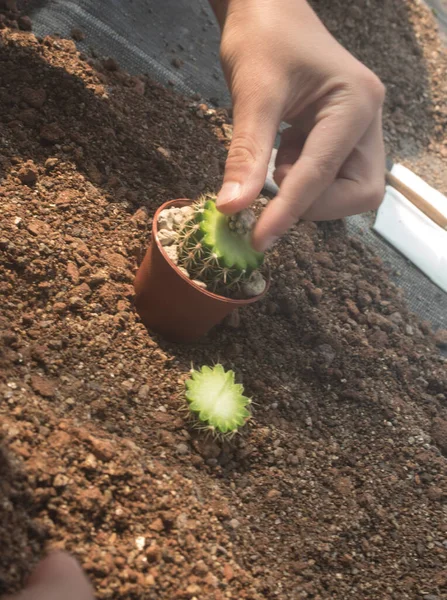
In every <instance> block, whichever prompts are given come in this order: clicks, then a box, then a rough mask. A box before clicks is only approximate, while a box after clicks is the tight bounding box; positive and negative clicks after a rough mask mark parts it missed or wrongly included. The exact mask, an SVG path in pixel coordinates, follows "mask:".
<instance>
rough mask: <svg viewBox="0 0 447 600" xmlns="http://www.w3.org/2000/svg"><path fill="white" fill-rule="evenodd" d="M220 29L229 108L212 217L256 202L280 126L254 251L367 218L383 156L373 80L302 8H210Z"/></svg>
mask: <svg viewBox="0 0 447 600" xmlns="http://www.w3.org/2000/svg"><path fill="white" fill-rule="evenodd" d="M210 1H211V4H212V5H213V8H214V10H215V12H216V15H217V17H218V20H219V21H220V23H221V26H222V27H223V31H222V42H221V60H222V65H223V69H224V72H225V76H226V78H227V82H228V85H229V88H230V91H231V95H232V99H233V123H234V126H233V138H232V142H231V146H230V150H229V154H228V159H227V163H226V168H225V176H224V184H223V187H222V189H221V191H220V193H219V195H218V198H217V205H218V207H219V209H220V210H221V211H222V212H224V213H226V214H232V213H234V212H237V211H239V210H241V209H243V208H245V207H247V206H248V205H249V204H251V203H252V202H253V201H254V200H255V199H256V198H257V196H258V195H259V193H260V191H261V189H262V187H263V185H264V181H265V177H266V174H267V167H268V163H269V160H270V156H271V151H272V148H273V144H274V140H275V136H276V133H277V131H278V128H279V124H280V122H281V121H286V122H287V123H289V124H290V126H291V127H290V128H288V129H287V130H286V131H285V132H284V133H283V134H282V138H281V143H280V146H279V150H278V154H277V158H276V170H275V174H274V177H275V181H276V183H277V184H278V185H279V186H280V189H279V192H278V194H277V196H276V197H275V198H274V199H273V200H272V201H271V202H270V203H269V204H268V205H267V207H266V208H265V210H264V211H263V213H262V215H261V217H260V219H259V222H258V224H257V226H256V228H255V230H254V232H253V245H254V247H255V248H256V249H257V250H264V249H266V248H267V247H268V246H270V245H271V244H272V243H273V242H274V241H275V239H277V238H278V237H279V236H280V235H282V234H283V233H285V232H286V231H287V230H288V229H289V228H290V227H291V226H292V225H293V224H294V223H296V222H297V221H298V220H299V219H307V220H315V221H318V220H330V219H339V218H342V217H345V216H348V215H351V214H357V213H360V212H364V211H367V210H370V209H373V208H377V207H378V206H379V204H380V202H381V200H382V198H383V193H384V169H385V156H384V147H383V139H382V123H381V112H382V104H383V100H384V87H383V85H382V83H381V82H380V80H379V79H378V78H377V77H376V76H375V75H374V74H373V73H372V72H371V71H369V70H368V69H367V68H366V67H365V66H364V65H362V64H361V63H360V62H359V61H357V60H356V59H355V58H354V57H353V56H352V55H351V54H349V52H348V51H347V50H345V49H344V48H343V47H342V46H341V45H340V44H339V43H338V42H337V41H336V40H335V39H334V38H333V37H332V36H331V35H330V33H329V32H328V31H327V30H326V29H325V27H324V26H323V24H322V23H321V21H320V20H319V19H318V17H317V15H316V14H315V13H314V12H313V10H312V9H311V8H310V6H309V5H308V4H307V2H306V1H305V0H244V1H241V0H210Z"/></svg>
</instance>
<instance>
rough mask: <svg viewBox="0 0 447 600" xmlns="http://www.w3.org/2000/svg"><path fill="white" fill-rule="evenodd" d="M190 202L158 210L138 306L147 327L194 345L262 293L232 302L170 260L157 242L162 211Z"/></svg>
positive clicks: (141, 277) (140, 277) (139, 274)
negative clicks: (203, 285)
mask: <svg viewBox="0 0 447 600" xmlns="http://www.w3.org/2000/svg"><path fill="white" fill-rule="evenodd" d="M188 204H191V201H190V200H186V199H179V200H171V201H170V202H166V203H165V204H163V205H162V206H160V208H159V209H158V210H157V212H156V213H155V216H154V220H153V224H152V241H151V244H150V246H149V247H148V249H147V251H146V255H145V257H144V259H143V262H142V263H141V266H140V268H139V269H138V272H137V275H136V278H135V282H134V286H135V294H136V298H135V307H136V309H137V312H138V314H139V315H140V317H141V319H142V321H143V323H144V324H145V325H146V327H147V328H148V329H150V330H152V331H154V332H155V333H159V334H160V335H162V336H163V337H164V338H166V339H167V340H169V341H174V342H192V341H194V340H196V339H198V338H200V337H202V336H203V335H205V334H206V333H207V332H208V331H209V330H210V329H211V328H212V327H213V326H214V325H217V324H218V323H220V322H221V321H222V319H223V318H224V317H226V316H227V315H228V314H229V313H230V312H231V311H232V310H234V309H235V308H238V307H241V306H245V305H246V304H252V303H253V302H256V301H257V300H259V299H260V298H262V297H263V296H264V295H265V294H266V292H267V290H268V287H269V283H270V282H269V281H268V282H267V286H266V288H265V290H264V292H263V293H262V294H260V295H259V296H255V297H254V298H249V299H247V300H232V299H230V298H224V297H223V296H218V295H217V294H213V293H212V292H209V291H208V290H204V289H202V288H200V287H199V286H197V285H196V284H195V283H193V282H192V281H191V280H190V279H188V277H186V276H185V275H184V274H183V273H182V272H181V271H180V270H179V269H178V267H177V266H176V265H175V264H174V263H173V262H171V261H170V259H169V258H168V257H167V256H166V254H165V253H164V250H163V246H162V245H161V244H160V242H159V241H158V240H157V223H158V217H159V215H160V213H161V211H162V210H164V209H166V208H171V207H173V206H179V207H180V206H187V205H188Z"/></svg>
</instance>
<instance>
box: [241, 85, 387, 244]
mask: <svg viewBox="0 0 447 600" xmlns="http://www.w3.org/2000/svg"><path fill="white" fill-rule="evenodd" d="M375 113H377V108H376V110H375ZM372 120H373V114H370V112H369V109H366V110H365V107H364V106H363V105H362V103H361V102H359V101H358V98H355V97H354V98H352V97H349V96H348V97H347V98H344V97H343V95H338V96H336V97H335V98H332V101H331V103H330V104H329V105H328V106H327V107H324V108H323V109H322V110H320V114H319V115H317V122H316V124H315V126H314V127H313V129H312V130H311V132H310V133H309V135H308V137H307V139H306V142H305V144H304V147H303V149H302V152H301V154H300V156H299V158H298V160H297V161H296V163H295V164H294V165H293V167H292V168H290V169H289V170H288V172H287V174H286V175H285V177H284V179H283V181H282V184H281V187H280V190H279V193H278V195H277V196H276V198H275V199H274V200H272V202H270V204H269V205H268V206H267V207H266V208H265V210H264V212H263V214H262V215H261V218H260V219H259V222H258V224H257V226H256V228H255V231H254V232H253V245H254V247H255V248H256V249H257V250H261V251H262V250H265V249H266V248H267V247H268V246H270V245H271V244H272V243H273V242H274V241H275V239H277V238H278V237H279V236H280V235H282V234H283V233H285V232H286V231H287V230H288V229H289V228H290V227H291V226H292V225H293V224H294V223H296V221H297V220H298V219H299V218H300V217H301V216H302V215H303V214H304V213H306V212H307V211H308V210H309V209H310V207H311V206H312V205H313V204H314V202H316V200H317V199H318V198H320V197H321V196H322V194H323V193H324V192H325V191H326V190H327V189H328V188H329V186H330V185H332V184H333V182H334V181H335V179H336V177H337V175H338V173H339V171H340V169H341V167H342V165H343V164H344V162H345V161H346V159H347V158H348V157H349V155H350V154H351V152H352V151H353V149H354V147H355V145H356V144H357V143H358V141H359V140H360V139H361V138H362V137H363V135H364V134H365V131H366V130H367V129H368V127H369V126H370V124H371V122H372Z"/></svg>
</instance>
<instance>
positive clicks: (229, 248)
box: [178, 195, 264, 295]
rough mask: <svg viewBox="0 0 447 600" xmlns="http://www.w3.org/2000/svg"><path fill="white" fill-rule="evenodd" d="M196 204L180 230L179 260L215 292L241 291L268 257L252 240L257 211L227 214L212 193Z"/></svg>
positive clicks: (225, 293)
mask: <svg viewBox="0 0 447 600" xmlns="http://www.w3.org/2000/svg"><path fill="white" fill-rule="evenodd" d="M192 208H193V211H192V213H191V215H190V216H189V217H188V218H187V219H186V221H185V222H184V223H183V225H182V226H181V228H180V230H179V232H178V248H179V252H178V256H179V262H178V264H179V265H180V266H182V267H183V268H185V269H186V270H187V271H188V273H190V274H191V277H192V278H193V279H199V280H200V281H203V282H204V283H206V284H207V287H208V289H210V290H211V291H212V292H216V293H219V294H221V295H229V294H235V293H236V294H237V292H238V291H239V289H240V287H241V285H242V284H243V283H244V282H246V281H248V279H249V277H250V275H251V273H252V272H253V271H254V270H256V269H257V268H258V267H260V266H261V264H262V261H263V258H264V255H263V254H262V253H260V252H256V251H255V250H254V249H253V248H252V246H251V242H250V234H251V228H252V226H253V224H254V221H255V218H254V216H253V213H251V211H242V212H241V213H239V214H238V215H235V216H232V217H228V216H226V215H223V214H222V213H221V212H219V210H218V209H217V207H216V202H215V197H214V196H211V195H205V196H202V197H201V198H200V199H199V200H198V201H197V202H195V203H194V204H193V207H192Z"/></svg>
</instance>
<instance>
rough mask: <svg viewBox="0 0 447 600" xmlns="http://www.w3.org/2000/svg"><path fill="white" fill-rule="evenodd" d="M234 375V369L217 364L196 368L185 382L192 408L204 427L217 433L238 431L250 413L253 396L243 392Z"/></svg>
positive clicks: (187, 397)
mask: <svg viewBox="0 0 447 600" xmlns="http://www.w3.org/2000/svg"><path fill="white" fill-rule="evenodd" d="M234 377H235V375H234V372H233V371H225V369H224V368H223V366H222V365H220V364H217V365H215V366H214V367H213V368H210V367H207V366H204V367H202V368H201V369H200V370H199V371H195V370H193V371H192V374H191V377H190V378H189V379H188V380H187V381H186V383H185V386H186V394H185V395H186V399H187V401H188V405H189V410H190V411H191V412H192V413H193V414H194V415H196V417H197V418H198V420H199V423H200V424H201V425H202V426H203V427H204V428H205V429H210V430H211V431H213V432H214V433H216V434H222V435H225V434H232V433H236V432H237V431H238V429H239V428H240V427H242V426H243V425H244V424H245V423H246V421H247V420H248V419H249V418H250V416H251V413H250V411H249V410H248V407H249V406H250V404H251V400H250V398H247V397H246V396H244V388H243V386H242V385H241V384H239V383H235V381H234Z"/></svg>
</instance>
